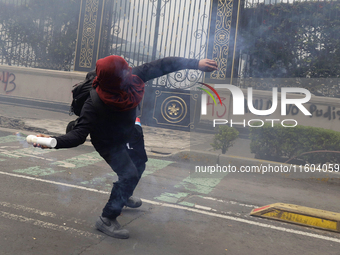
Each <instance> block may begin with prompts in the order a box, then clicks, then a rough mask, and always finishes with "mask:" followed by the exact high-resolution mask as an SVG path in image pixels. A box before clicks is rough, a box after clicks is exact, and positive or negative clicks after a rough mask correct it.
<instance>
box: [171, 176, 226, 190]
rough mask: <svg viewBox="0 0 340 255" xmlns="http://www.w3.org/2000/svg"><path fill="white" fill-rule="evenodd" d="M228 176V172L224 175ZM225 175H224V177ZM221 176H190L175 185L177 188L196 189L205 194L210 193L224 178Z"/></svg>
mask: <svg viewBox="0 0 340 255" xmlns="http://www.w3.org/2000/svg"><path fill="white" fill-rule="evenodd" d="M224 176H226V174H225V175H224ZM224 176H223V177H224ZM223 177H221V178H190V176H188V177H187V178H185V179H184V180H183V181H181V182H180V183H179V184H177V185H175V188H183V187H184V188H185V189H186V190H189V191H194V192H198V193H203V194H209V193H210V192H211V191H212V190H213V189H214V188H215V187H216V186H217V184H219V183H220V182H221V180H222V179H223Z"/></svg>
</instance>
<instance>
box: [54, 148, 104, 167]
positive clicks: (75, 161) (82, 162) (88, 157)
mask: <svg viewBox="0 0 340 255" xmlns="http://www.w3.org/2000/svg"><path fill="white" fill-rule="evenodd" d="M103 160H104V159H103V158H102V157H101V156H100V155H99V153H98V152H96V151H94V152H91V153H86V154H81V155H79V156H76V157H73V158H70V159H66V160H63V161H57V162H54V163H53V165H57V166H61V167H66V168H80V167H84V166H89V165H92V164H95V163H97V162H100V161H103Z"/></svg>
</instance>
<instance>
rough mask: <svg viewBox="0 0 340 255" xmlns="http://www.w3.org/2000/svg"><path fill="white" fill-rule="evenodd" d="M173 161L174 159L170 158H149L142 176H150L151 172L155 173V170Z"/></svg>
mask: <svg viewBox="0 0 340 255" xmlns="http://www.w3.org/2000/svg"><path fill="white" fill-rule="evenodd" d="M171 163H174V162H173V161H168V160H161V159H153V158H149V160H148V162H146V168H145V171H144V173H143V175H142V177H145V176H148V175H150V174H153V173H154V172H156V171H158V170H160V169H162V168H164V167H167V166H168V165H170V164H171Z"/></svg>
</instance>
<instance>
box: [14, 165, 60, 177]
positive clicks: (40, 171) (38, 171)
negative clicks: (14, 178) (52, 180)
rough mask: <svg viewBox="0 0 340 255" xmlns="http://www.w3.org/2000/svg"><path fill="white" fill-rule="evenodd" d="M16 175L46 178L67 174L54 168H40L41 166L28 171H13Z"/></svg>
mask: <svg viewBox="0 0 340 255" xmlns="http://www.w3.org/2000/svg"><path fill="white" fill-rule="evenodd" d="M13 172H15V173H21V174H28V175H33V176H46V175H51V174H55V173H60V172H65V171H56V170H54V169H53V168H40V167H39V166H33V167H29V168H26V169H17V170H13Z"/></svg>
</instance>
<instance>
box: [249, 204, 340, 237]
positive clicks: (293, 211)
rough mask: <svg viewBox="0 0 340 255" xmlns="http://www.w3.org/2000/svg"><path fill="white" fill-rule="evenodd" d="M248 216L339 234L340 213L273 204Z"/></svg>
mask: <svg viewBox="0 0 340 255" xmlns="http://www.w3.org/2000/svg"><path fill="white" fill-rule="evenodd" d="M250 215H251V216H257V217H261V218H266V219H272V220H279V221H284V222H288V223H293V224H298V225H303V226H308V227H313V228H319V229H323V230H329V231H334V232H340V213H336V212H330V211H324V210H320V209H315V208H310V207H305V206H299V205H292V204H283V203H275V204H270V205H267V206H263V207H260V208H256V209H253V210H252V211H251V213H250Z"/></svg>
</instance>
